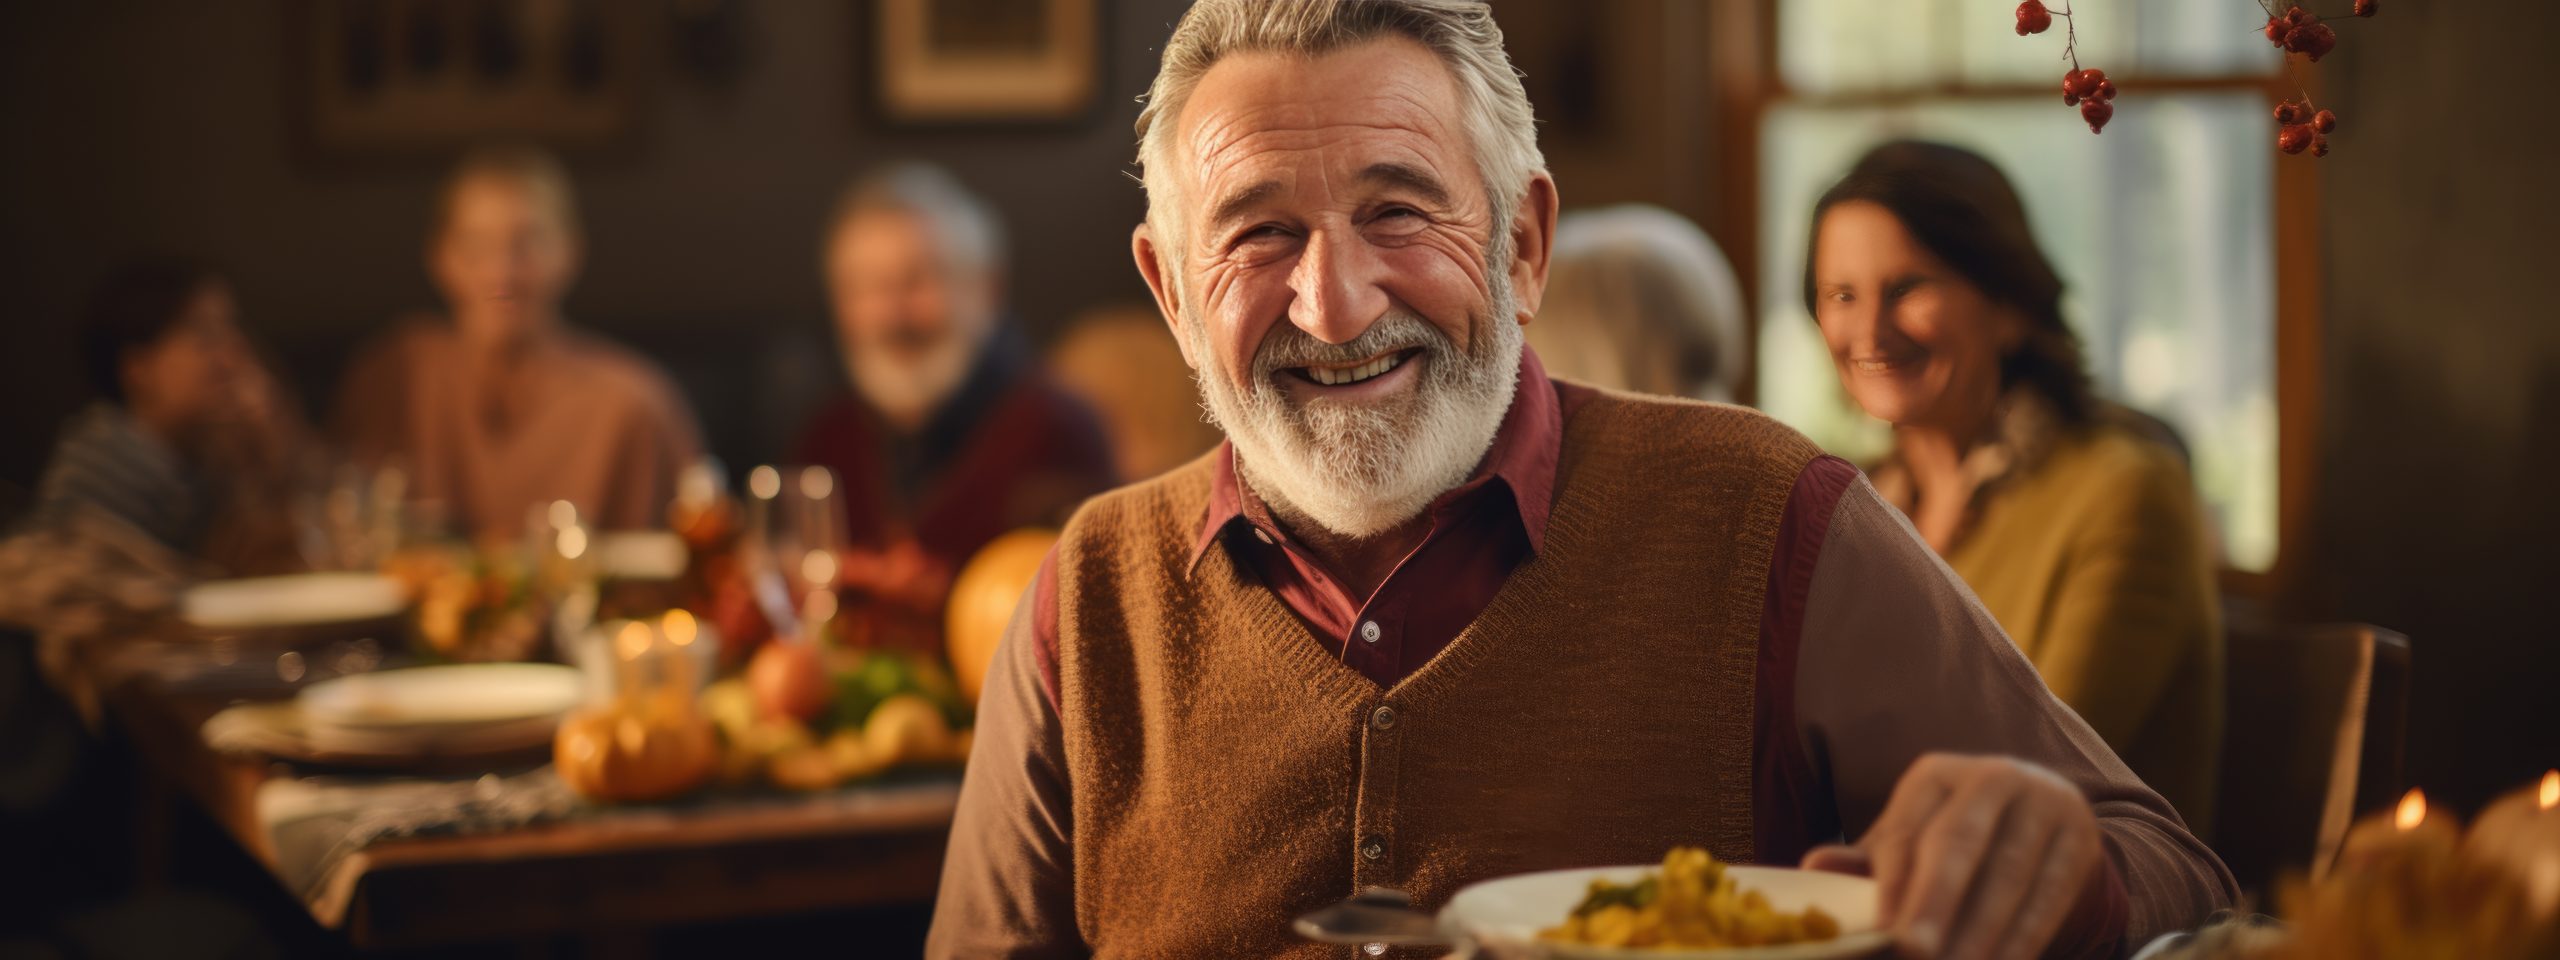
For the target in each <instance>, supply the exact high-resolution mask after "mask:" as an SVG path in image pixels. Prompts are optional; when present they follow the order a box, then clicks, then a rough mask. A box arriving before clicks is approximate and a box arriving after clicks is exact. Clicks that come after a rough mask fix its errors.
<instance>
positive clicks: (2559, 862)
mask: <svg viewBox="0 0 2560 960" xmlns="http://www.w3.org/2000/svg"><path fill="white" fill-rule="evenodd" d="M2462 852H2463V854H2464V855H2465V856H2467V857H2470V858H2472V859H2474V860H2476V861H2479V862H2482V863H2489V864H2495V865H2497V866H2499V867H2503V868H2505V869H2507V870H2508V871H2510V872H2512V873H2514V874H2515V877H2516V879H2517V880H2519V881H2521V882H2522V883H2523V884H2524V890H2525V902H2526V903H2527V904H2528V905H2530V907H2531V909H2532V910H2533V913H2534V916H2535V917H2536V918H2538V919H2549V918H2550V917H2552V916H2554V915H2555V914H2560V770H2553V771H2551V772H2549V773H2545V774H2543V775H2542V780H2541V782H2540V783H2537V784H2528V785H2526V786H2524V787H2522V788H2519V789H2517V790H2514V791H2511V792H2509V793H2507V794H2505V795H2504V796H2501V797H2499V798H2498V799H2497V800H2495V801H2493V802H2491V803H2490V804H2489V806H2488V808H2487V809H2484V810H2482V811H2480V821H2479V822H2478V823H2477V824H2475V825H2473V826H2472V828H2471V836H2470V837H2469V838H2468V839H2466V840H2465V841H2464V842H2463V845H2462Z"/></svg>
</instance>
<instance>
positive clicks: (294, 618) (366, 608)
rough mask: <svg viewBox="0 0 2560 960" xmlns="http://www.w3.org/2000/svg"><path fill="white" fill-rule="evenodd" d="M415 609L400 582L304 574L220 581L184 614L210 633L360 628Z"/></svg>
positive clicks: (192, 597)
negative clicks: (330, 626)
mask: <svg viewBox="0 0 2560 960" xmlns="http://www.w3.org/2000/svg"><path fill="white" fill-rule="evenodd" d="M408 605H409V598H408V596H407V594H405V593H404V592H402V590H401V588H400V581H398V580H394V579H392V578H390V577H386V576H383V575H381V574H377V573H298V574H292V575H288V576H281V577H251V578H248V579H242V580H214V581H209V582H206V583H200V584H197V585H195V586H193V587H190V588H188V589H187V592H186V593H185V595H183V596H181V597H180V598H179V601H178V608H179V611H180V613H181V615H182V616H184V617H185V618H186V621H187V622H188V623H189V624H192V625H194V626H195V627H197V628H199V629H204V630H249V629H258V628H274V627H303V626H312V625H316V624H324V623H355V622H359V621H364V620H379V619H384V618H388V617H395V616H399V615H400V612H401V611H402V610H404V609H406V608H407V607H408Z"/></svg>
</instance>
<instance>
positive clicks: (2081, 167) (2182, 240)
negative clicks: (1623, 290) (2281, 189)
mask: <svg viewBox="0 0 2560 960" xmlns="http://www.w3.org/2000/svg"><path fill="white" fill-rule="evenodd" d="M1763 134H1764V135H1763V140H1762V149H1763V151H1764V154H1763V156H1762V167H1761V169H1762V171H1763V180H1762V184H1761V204H1762V205H1761V210H1762V211H1763V213H1762V216H1761V236H1760V243H1761V251H1762V257H1761V262H1762V264H1764V270H1765V271H1766V273H1764V275H1763V276H1762V277H1761V289H1762V290H1763V291H1765V295H1764V296H1763V298H1762V299H1763V301H1764V303H1763V304H1762V316H1761V351H1760V371H1761V379H1760V384H1761V386H1760V399H1761V402H1762V405H1763V406H1764V407H1765V408H1766V409H1768V410H1769V412H1770V413H1771V414H1773V415H1776V416H1777V417H1778V418H1780V419H1782V420H1785V421H1787V422H1788V423H1791V424H1794V425H1796V426H1797V427H1798V428H1799V429H1802V430H1804V431H1806V432H1807V433H1808V434H1811V435H1812V436H1813V438H1814V439H1815V440H1816V441H1819V442H1821V443H1822V444H1824V445H1825V446H1827V447H1830V448H1832V449H1833V450H1835V451H1838V452H1840V453H1841V454H1842V455H1844V456H1849V457H1851V458H1852V459H1856V460H1860V461H1862V462H1863V461H1867V460H1872V459H1873V458H1875V457H1876V456H1879V455H1881V454H1882V453H1883V451H1884V448H1885V445H1886V444H1887V443H1888V442H1889V437H1887V436H1886V435H1885V433H1884V431H1883V429H1882V425H1881V424H1878V423H1876V422H1875V421H1873V420H1871V419H1869V418H1867V417H1866V416H1865V415H1864V414H1862V413H1860V412H1859V411H1858V410H1857V408H1856V407H1854V406H1852V405H1850V404H1849V401H1848V399H1847V397H1846V396H1845V395H1844V394H1843V393H1842V392H1841V390H1840V387H1839V381H1838V378H1837V377H1836V376H1835V374H1834V373H1833V371H1832V369H1831V364H1830V359H1829V357H1828V355H1827V353H1826V352H1825V351H1824V349H1823V347H1822V342H1821V339H1820V337H1819V336H1818V334H1817V333H1816V331H1815V330H1814V327H1813V321H1812V320H1811V319H1810V318H1809V317H1808V316H1807V315H1806V313H1805V309H1804V304H1803V299H1802V296H1801V294H1800V291H1801V290H1802V280H1803V274H1802V271H1803V264H1804V251H1805V239H1806V231H1807V228H1808V227H1809V226H1810V224H1809V223H1808V222H1807V217H1808V216H1809V214H1810V212H1811V210H1812V207H1813V202H1814V200H1815V199H1816V198H1817V197H1818V196H1820V194H1821V192H1822V191H1823V190H1824V189H1825V188H1827V187H1829V186H1830V184H1831V183H1832V182H1833V181H1836V180H1837V179H1839V177H1840V175H1841V174H1842V173H1844V172H1846V171H1847V169H1848V167H1849V165H1850V164H1851V163H1853V162H1855V161H1856V159H1857V157H1858V155H1859V154H1860V153H1861V152H1863V151H1864V150H1865V149H1866V148H1867V147H1869V146H1871V145H1873V144H1875V143H1876V142H1878V141H1880V140H1883V139H1886V138H1889V137H1894V136H1917V137H1925V138H1929V139H1936V140H1943V141H1946V142H1949V143H1954V144H1958V145H1962V146H1965V147H1968V148H1970V149H1973V150H1976V151H1979V152H1981V153H1982V154H1983V155H1984V156H1987V157H1989V158H1991V159H1992V161H1993V162H1995V163H1998V164H1999V165H2000V166H2001V168H2002V169H2003V170H2005V171H2006V172H2007V173H2008V174H2009V176H2010V178H2011V179H2012V180H2013V181H2015V182H2016V184H2017V187H2018V190H2019V192H2020V193H2021V194H2022V195H2023V196H2024V198H2025V200H2026V204H2027V210H2028V218H2029V220H2030V221H2031V222H2032V223H2033V225H2034V227H2035V231H2036V238H2037V240H2038V242H2039V243H2040V244H2041V245H2042V247H2043V248H2044V251H2045V255H2046V256H2047V257H2049V258H2051V259H2052V260H2053V261H2054V266H2055V267H2056V269H2058V270H2060V271H2061V272H2062V275H2063V279H2064V282H2065V283H2066V284H2067V289H2066V291H2065V294H2064V298H2063V312H2064V315H2065V316H2067V317H2069V318H2070V321H2071V324H2072V326H2073V328H2074V329H2076V330H2077V331H2079V333H2080V335H2081V338H2082V341H2083V343H2084V344H2085V345H2086V347H2087V352H2088V358H2089V369H2090V373H2091V375H2092V376H2093V377H2094V379H2095V380H2096V382H2097V384H2098V388H2099V390H2100V392H2101V393H2103V394H2104V395H2106V396H2107V397H2109V398H2110V399H2114V400H2118V401H2121V402H2124V403H2127V404H2129V405H2131V406H2134V407H2136V408H2138V409H2141V410H2143V411H2145V412H2147V413H2151V414H2153V415H2156V416H2159V417H2161V418H2163V419H2166V420H2168V421H2169V422H2170V423H2171V424H2173V425H2175V426H2176V427H2177V428H2178V430H2179V432H2180V433H2181V434H2183V435H2184V437H2185V439H2186V441H2187V444H2188V446H2189V448H2190V449H2191V450H2192V452H2193V455H2194V464H2195V474H2196V482H2197V485H2198V487H2199V488H2201V489H2202V491H2203V493H2204V499H2205V503H2206V507H2207V508H2208V509H2209V510H2210V511H2211V512H2212V515H2213V517H2214V520H2215V523H2216V525H2217V526H2218V528H2219V529H2220V531H2221V533H2222V536H2223V545H2224V549H2225V551H2226V558H2227V560H2228V561H2229V562H2230V563H2231V564H2232V565H2234V566H2237V567H2240V568H2242V569H2250V570H2262V569H2265V568H2266V566H2267V565H2268V564H2269V563H2270V562H2272V561H2273V559H2274V557H2275V538H2276V515H2275V505H2276V504H2275V501H2276V444H2275V431H2276V417H2275V283H2274V259H2275V256H2274V250H2275V240H2274V224H2273V206H2274V205H2273V201H2272V199H2271V198H2272V195H2273V193H2272V188H2273V175H2274V168H2273V159H2274V157H2275V153H2274V151H2272V150H2269V149H2268V148H2267V136H2266V105H2265V102H2264V101H2263V100H2262V99H2260V98H2259V97H2258V96H2257V95H2255V94H2242V93H2196V94H2182V95H2174V96H2172V95H2160V96H2146V97H2139V98H2136V97H2132V96H2127V97H2126V98H2125V99H2123V100H2120V101H2118V102H2117V111H2116V116H2115V120H2114V122H2112V123H2111V124H2109V125H2108V127H2107V132H2106V134H2105V135H2104V136H2091V135H2089V132H2088V128H2087V127H2086V126H2083V125H2082V124H2081V123H2080V122H2079V118H2078V117H2077V116H2075V115H2073V114H2072V112H2071V111H2070V110H2069V109H2068V108H2065V107H2064V106H2063V105H2062V104H2061V103H2060V102H2059V101H2058V100H2047V99H2045V98H2041V97H2037V98H2032V99H2021V100H1980V99H1976V100H1965V101H1920V102H1916V103H1913V104H1909V105H1904V106H1897V107H1883V108H1870V107H1860V108H1816V107H1804V106H1795V107H1781V108H1779V109H1777V110H1774V111H1772V112H1771V114H1770V115H1769V119H1768V126H1767V128H1766V130H1765V131H1764V132H1763Z"/></svg>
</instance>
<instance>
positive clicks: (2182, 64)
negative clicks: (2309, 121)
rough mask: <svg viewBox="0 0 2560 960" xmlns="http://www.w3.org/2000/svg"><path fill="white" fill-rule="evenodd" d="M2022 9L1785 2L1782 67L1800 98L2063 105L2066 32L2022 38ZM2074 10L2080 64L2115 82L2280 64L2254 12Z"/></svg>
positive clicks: (2154, 0) (2241, 7) (1967, 3)
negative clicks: (1965, 93)
mask: <svg viewBox="0 0 2560 960" xmlns="http://www.w3.org/2000/svg"><path fill="white" fill-rule="evenodd" d="M2054 6H2055V8H2056V9H2062V8H2064V7H2066V6H2068V4H2065V3H2058V2H2057V3H2055V4H2054ZM2016 10H2017V7H2016V5H2015V4H2011V3H1992V2H1985V0H1891V2H1878V0H1782V2H1781V3H1780V4H1779V7H1778V37H1779V43H1778V68H1779V71H1780V74H1781V75H1782V76H1784V77H1785V79H1786V82H1787V88H1788V89H1790V90H1794V91H1797V92H1799V93H1814V94H1828V93H1844V92H1854V91H1870V90H1891V89H1911V88H1915V87H1930V86H1941V85H1948V84H1970V85H1975V86H2010V85H2017V84H2028V85H2050V86H2053V87H2055V94H2056V99H2057V102H2059V96H2060V85H2061V83H2062V74H2063V73H2064V72H2065V71H2066V70H2068V69H2070V66H2069V63H2068V62H2067V61H2065V60H2064V59H2063V57H2062V51H2063V45H2064V38H2065V36H2066V35H2068V34H2069V33H2070V32H2071V31H2069V30H2067V29H2066V25H2065V23H2064V22H2063V21H2062V19H2061V18H2059V17H2056V18H2055V20H2054V26H2053V29H2051V30H2048V31H2046V32H2044V33H2042V34H2038V35H2036V36H2032V37H2021V36H2018V35H2017V31H2016V24H2017V16H2016ZM2075 13H2076V15H2077V18H2078V23H2079V26H2078V30H2077V36H2078V40H2077V44H2078V49H2079V53H2080V61H2081V63H2082V65H2084V66H2092V67H2100V68H2103V69H2105V70H2106V71H2107V75H2109V76H2112V77H2117V78H2126V77H2189V76H2255V75H2263V74H2269V73H2273V72H2275V71H2276V70H2277V69H2278V67H2279V65H2280V64H2281V62H2282V60H2281V58H2280V57H2279V56H2278V54H2277V52H2276V49H2275V48H2274V47H2273V46H2272V45H2270V44H2268V43H2267V41H2266V38H2265V37H2263V36H2261V35H2260V34H2259V32H2258V31H2259V28H2260V27H2262V26H2264V25H2265V22H2266V21H2265V18H2264V16H2263V15H2262V14H2260V13H2258V12H2257V8H2256V7H2255V6H2254V5H2251V4H2245V3H2235V2H2232V0H2143V2H2141V3H2124V2H2108V0H2099V2H2093V3H2089V4H2087V5H2085V6H2083V7H2081V8H2080V9H2078V10H2077V11H2075ZM2121 82H2123V81H2122V80H2121V79H2119V83H2121Z"/></svg>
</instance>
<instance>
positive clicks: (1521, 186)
mask: <svg viewBox="0 0 2560 960" xmlns="http://www.w3.org/2000/svg"><path fill="white" fill-rule="evenodd" d="M1387 36H1402V37H1406V38H1409V39H1412V40H1414V41H1416V42H1418V43H1421V44H1422V45H1423V46H1425V47H1428V48H1430V50H1431V52H1432V53H1434V54H1437V55H1438V56H1439V57H1440V62H1441V63H1442V64H1444V65H1446V66H1447V67H1448V68H1449V73H1450V75H1451V76H1452V77H1453V78H1454V79H1456V81H1457V85H1458V101H1459V112H1460V114H1461V119H1462V127H1463V129H1464V130H1465V131H1466V134H1467V139H1468V143H1469V146H1470V147H1471V148H1472V149H1473V151H1474V155H1475V163H1476V173H1477V175H1478V176H1479V177H1480V178H1481V179H1483V181H1484V189H1485V193H1486V195H1487V199H1488V200H1489V201H1491V206H1492V207H1493V236H1492V237H1491V238H1489V239H1490V240H1492V241H1493V247H1494V248H1507V245H1505V244H1504V243H1503V241H1504V240H1507V239H1508V238H1509V236H1510V232H1511V216H1512V211H1513V208H1515V207H1517V206H1519V204H1520V200H1521V198H1522V197H1523V196H1525V195H1527V193H1528V190H1529V181H1530V178H1531V177H1533V176H1535V175H1537V174H1539V173H1542V172H1545V170H1546V167H1547V160H1546V157H1545V156H1543V155H1541V154H1540V153H1539V152H1538V130H1537V122H1536V119H1535V117H1534V116H1533V115H1532V113H1531V111H1530V108H1529V94H1528V91H1527V90H1525V89H1523V88H1522V87H1521V85H1520V73H1519V71H1517V70H1515V69H1513V68H1512V66H1511V57H1510V55H1509V54H1507V53H1504V52H1503V49H1502V28H1501V27H1499V26H1496V25H1495V24H1494V22H1493V8H1492V7H1491V6H1489V5H1487V4H1485V3H1483V2H1481V0H1200V2H1199V3H1197V4H1195V5H1193V6H1192V8H1191V10H1190V12H1188V13H1185V14H1183V16H1182V22H1180V23H1178V24H1176V25H1175V26H1174V28H1173V37H1172V38H1171V39H1169V40H1167V41H1165V47H1164V60H1163V65H1162V66H1160V67H1159V68H1158V69H1157V71H1156V79H1155V84H1154V85H1153V86H1152V87H1150V88H1148V90H1147V97H1146V100H1147V106H1146V109H1145V110H1142V111H1140V112H1139V113H1138V165H1139V169H1140V170H1141V172H1142V174H1143V177H1144V183H1145V184H1146V190H1147V223H1148V224H1149V225H1150V226H1151V227H1152V228H1153V229H1154V230H1155V232H1156V234H1157V236H1158V237H1159V238H1160V241H1159V243H1158V247H1157V248H1158V249H1159V250H1164V249H1167V248H1175V247H1179V246H1180V244H1181V236H1182V233H1181V230H1180V229H1179V226H1180V225H1179V224H1177V223H1176V222H1175V218H1174V217H1172V216H1170V212H1171V211H1170V207H1172V206H1173V201H1174V200H1175V196H1174V195H1175V193H1176V190H1175V189H1174V185H1173V183H1172V182H1171V181H1170V180H1169V179H1168V178H1167V177H1166V176H1165V173H1164V171H1165V170H1166V168H1167V166H1168V165H1169V164H1170V163H1171V162H1172V154H1173V148H1174V143H1173V139H1174V135H1173V131H1172V127H1173V123H1172V121H1173V119H1174V118H1175V117H1178V116H1180V115H1181V114H1182V107H1183V104H1184V102H1185V101H1187V100H1189V99H1190V97H1191V91H1192V89H1193V88H1194V87H1196V86H1198V85H1199V83H1200V78H1201V77H1202V76H1203V75H1205V74H1207V73H1208V72H1209V68H1210V67H1212V66H1215V65H1216V64H1217V62H1218V61H1219V60H1221V59H1223V58H1225V57H1226V56H1227V55H1229V54H1233V53H1245V52H1253V51H1270V52H1279V53H1290V54H1298V55H1304V56H1315V55H1321V54H1325V53H1330V52H1333V51H1336V50H1341V49H1344V48H1347V47H1351V46H1355V45H1358V44H1361V43H1365V42H1367V41H1370V40H1374V39H1377V38H1380V37H1387ZM1175 266H1177V265H1175V264H1172V263H1167V264H1166V267H1167V273H1169V274H1171V275H1173V276H1175V277H1177V278H1178V277H1179V276H1180V275H1181V271H1179V270H1178V269H1174V267H1175Z"/></svg>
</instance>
